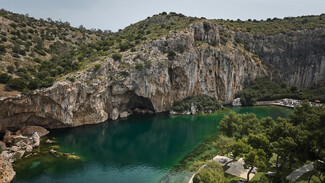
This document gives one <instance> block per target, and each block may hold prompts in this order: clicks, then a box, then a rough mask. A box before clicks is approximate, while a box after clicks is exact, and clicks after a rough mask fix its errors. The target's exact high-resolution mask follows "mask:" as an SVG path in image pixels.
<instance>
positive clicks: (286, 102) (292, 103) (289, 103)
mask: <svg viewBox="0 0 325 183" xmlns="http://www.w3.org/2000/svg"><path fill="white" fill-rule="evenodd" d="M300 104H301V100H297V99H289V98H284V99H280V100H272V101H258V102H256V104H255V106H267V105H276V106H282V107H289V108H295V107H296V106H299V105H300ZM310 104H311V105H312V106H319V105H322V104H321V103H316V102H310Z"/></svg>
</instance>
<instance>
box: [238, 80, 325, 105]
mask: <svg viewBox="0 0 325 183" xmlns="http://www.w3.org/2000/svg"><path fill="white" fill-rule="evenodd" d="M236 97H239V98H240V101H241V103H242V104H243V105H254V104H255V103H256V101H270V100H278V99H282V98H292V99H300V100H301V99H308V100H310V101H314V100H320V101H321V102H325V87H322V88H318V89H305V90H302V89H300V88H298V87H295V86H292V87H290V86H288V85H287V84H286V83H277V82H274V81H271V80H270V79H269V78H267V77H262V78H256V79H255V81H253V82H252V83H250V84H249V86H248V87H246V88H245V89H244V90H242V91H239V92H238V93H236Z"/></svg>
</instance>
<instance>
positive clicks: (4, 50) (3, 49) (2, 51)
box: [0, 44, 6, 53]
mask: <svg viewBox="0 0 325 183" xmlns="http://www.w3.org/2000/svg"><path fill="white" fill-rule="evenodd" d="M0 53H6V47H5V46H4V45H1V44H0Z"/></svg>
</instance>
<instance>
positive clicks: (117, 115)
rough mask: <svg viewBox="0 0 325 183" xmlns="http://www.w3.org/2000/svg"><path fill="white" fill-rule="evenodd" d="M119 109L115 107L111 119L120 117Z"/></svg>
mask: <svg viewBox="0 0 325 183" xmlns="http://www.w3.org/2000/svg"><path fill="white" fill-rule="evenodd" d="M119 115H120V114H119V111H118V109H117V108H114V109H113V111H112V113H111V119H112V120H117V118H118V117H119Z"/></svg>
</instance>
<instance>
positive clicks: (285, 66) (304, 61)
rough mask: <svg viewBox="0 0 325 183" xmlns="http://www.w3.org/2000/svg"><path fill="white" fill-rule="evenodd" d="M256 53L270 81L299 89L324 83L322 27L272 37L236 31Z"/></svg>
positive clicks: (324, 45) (319, 85) (324, 54)
mask: <svg viewBox="0 0 325 183" xmlns="http://www.w3.org/2000/svg"><path fill="white" fill-rule="evenodd" d="M236 38H237V39H239V40H241V41H242V42H244V44H246V45H247V48H248V49H250V51H251V52H253V53H255V54H257V55H258V56H259V57H260V58H261V59H262V60H263V64H265V65H266V66H267V70H268V72H269V74H270V76H271V78H272V79H273V80H276V81H285V82H287V83H288V84H289V85H291V86H299V87H302V88H310V87H321V86H325V28H317V29H315V30H301V31H295V32H291V33H284V34H278V35H274V36H256V35H255V36H254V35H252V34H249V33H243V32H236Z"/></svg>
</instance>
